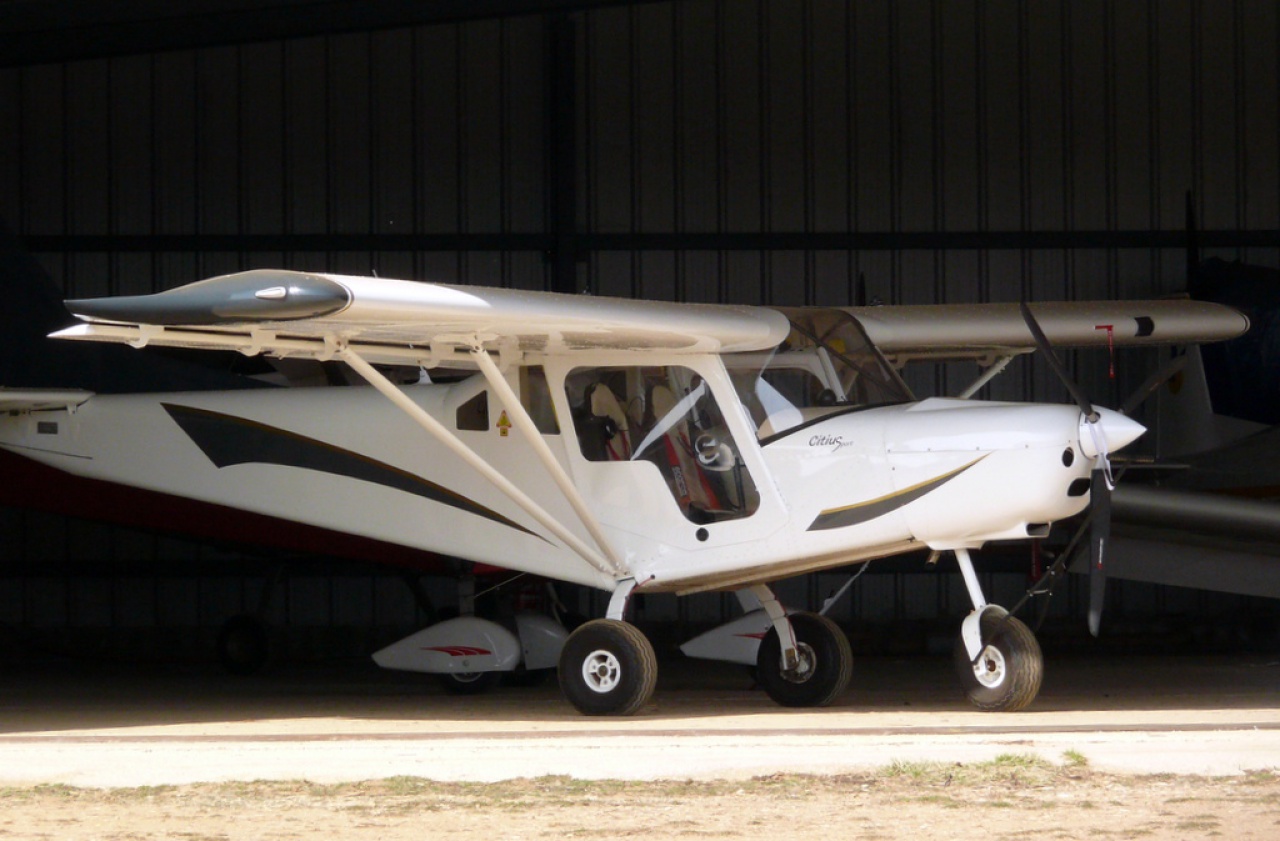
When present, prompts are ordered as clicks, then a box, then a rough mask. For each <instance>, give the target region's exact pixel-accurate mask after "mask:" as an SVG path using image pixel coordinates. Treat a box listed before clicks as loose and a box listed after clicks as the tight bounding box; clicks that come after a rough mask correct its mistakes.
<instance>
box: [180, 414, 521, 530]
mask: <svg viewBox="0 0 1280 841" xmlns="http://www.w3.org/2000/svg"><path fill="white" fill-rule="evenodd" d="M161 405H163V406H164V410H165V411H166V412H168V413H169V416H170V417H171V418H173V420H174V422H176V423H177V424H178V426H180V427H181V428H182V431H183V432H185V433H186V434H187V437H189V438H190V439H191V440H192V441H194V442H195V444H196V446H197V447H199V448H200V449H201V451H203V452H204V454H205V455H206V456H208V458H209V460H210V461H211V462H213V464H214V466H215V467H217V468H219V469H221V468H223V467H229V466H231V465H235V464H276V465H280V466H282V467H296V468H299V469H302V470H315V471H319V472H321V473H329V474H332V475H335V476H346V477H348V478H350V479H358V480H360V481H362V482H372V483H373V484H375V485H382V486H383V487H387V488H393V489H395V490H398V491H404V492H405V493H410V494H413V495H415V496H420V497H423V498H424V499H429V500H431V501H432V502H439V503H441V504H443V505H448V506H450V507H452V508H457V509H459V510H461V511H466V512H467V513H469V514H475V515H476V516H477V517H483V518H485V519H486V520H492V521H493V522H495V523H500V524H502V525H504V526H509V527H511V528H513V529H516V530H517V531H521V532H524V533H525V534H530V535H533V536H534V537H538V535H537V534H535V533H534V532H532V531H530V530H529V529H527V528H525V527H524V526H522V525H520V524H519V523H516V522H514V521H513V520H511V519H509V518H507V517H504V516H502V515H501V514H499V513H498V512H496V511H494V510H493V509H491V508H486V507H485V506H483V505H481V504H480V503H478V502H476V501H475V500H472V499H468V498H467V497H465V496H463V495H461V494H459V493H456V492H454V491H451V490H449V489H448V488H445V487H441V486H440V485H437V484H436V483H435V482H431V481H428V480H427V479H424V478H422V477H421V476H418V475H415V474H413V473H410V472H408V471H406V470H401V469H400V468H398V467H393V466H392V465H389V464H386V463H384V462H381V461H377V460H376V459H371V458H368V457H367V456H362V455H360V454H359V453H353V452H351V451H350V450H344V449H342V448H341V447H335V446H333V445H332V444H326V443H325V442H323V441H317V440H315V439H314V438H307V437H306V436H304V435H298V434H296V433H293V432H289V431H288V430H285V429H279V428H277V427H274V426H268V425H266V424H263V423H258V422H256V421H251V420H247V419H245V418H238V417H235V416H234V415H226V414H222V413H221V412H211V411H209V410H207V409H195V408H192V407H190V406H177V405H174V404H172V403H164V404H161Z"/></svg>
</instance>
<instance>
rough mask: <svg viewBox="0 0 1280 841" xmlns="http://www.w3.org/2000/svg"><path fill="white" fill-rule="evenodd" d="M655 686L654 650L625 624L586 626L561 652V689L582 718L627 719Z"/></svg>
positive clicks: (600, 622)
mask: <svg viewBox="0 0 1280 841" xmlns="http://www.w3.org/2000/svg"><path fill="white" fill-rule="evenodd" d="M657 682H658V660H657V657H656V656H655V655H654V653H653V646H652V645H651V644H650V643H649V640H648V639H647V638H646V637H645V635H644V634H642V633H640V629H638V628H637V627H636V626H634V625H631V624H629V623H627V622H620V621H618V620H616V619H596V620H594V621H591V622H588V623H586V624H585V625H583V626H582V627H580V628H578V630H576V631H574V632H573V633H572V634H570V635H569V639H567V640H565V644H564V650H563V651H561V652H560V689H561V691H562V692H564V696H565V698H567V699H568V700H569V703H570V704H573V706H574V707H576V708H577V710H578V712H580V713H583V714H584V715H631V714H633V713H635V712H636V711H637V710H638V709H640V707H642V706H644V703H645V702H646V701H648V700H649V696H651V695H652V694H653V688H654V686H655V685H656V684H657Z"/></svg>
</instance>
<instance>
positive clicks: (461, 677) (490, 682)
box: [439, 672, 502, 695]
mask: <svg viewBox="0 0 1280 841" xmlns="http://www.w3.org/2000/svg"><path fill="white" fill-rule="evenodd" d="M501 677H502V672H448V673H446V674H442V675H440V676H439V679H440V685H441V686H442V687H444V691H445V692H448V693H449V694H450V695H481V694H483V693H485V692H488V691H489V690H490V689H492V688H493V687H495V686H497V685H498V680H499V679H500V678H501Z"/></svg>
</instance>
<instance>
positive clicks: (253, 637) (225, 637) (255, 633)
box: [218, 613, 271, 675]
mask: <svg viewBox="0 0 1280 841" xmlns="http://www.w3.org/2000/svg"><path fill="white" fill-rule="evenodd" d="M270 655H271V641H270V637H269V635H268V634H267V626H266V625H264V624H263V623H262V620H260V619H258V617H256V616H250V615H249V614H247V613H246V614H242V615H240V616H233V617H231V618H230V619H228V620H227V621H226V624H224V625H223V626H222V630H221V631H219V632H218V660H219V661H221V663H222V666H223V668H225V669H226V670H227V671H228V672H230V673H231V674H233V675H252V674H257V673H258V672H260V671H262V669H263V667H265V666H266V665H267V660H268V658H269V657H270Z"/></svg>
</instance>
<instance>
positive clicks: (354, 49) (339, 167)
mask: <svg viewBox="0 0 1280 841" xmlns="http://www.w3.org/2000/svg"><path fill="white" fill-rule="evenodd" d="M371 37H372V36H371V35H367V34H363V33H360V34H354V35H343V36H338V37H334V38H331V39H329V42H328V56H327V61H326V67H325V86H326V87H327V88H328V114H329V125H328V128H329V136H330V146H329V159H328V161H327V162H326V169H327V170H328V172H329V196H328V202H329V226H328V232H329V233H335V234H346V233H361V232H365V231H368V230H369V223H370V219H371V213H372V205H373V201H372V192H373V184H372V182H371V174H372V166H371V163H372V160H373V149H372V148H371V137H370V130H369V125H370V109H371V103H370V101H369V90H370V81H369V73H370V69H369V50H370V47H369V42H370V38H371Z"/></svg>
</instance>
